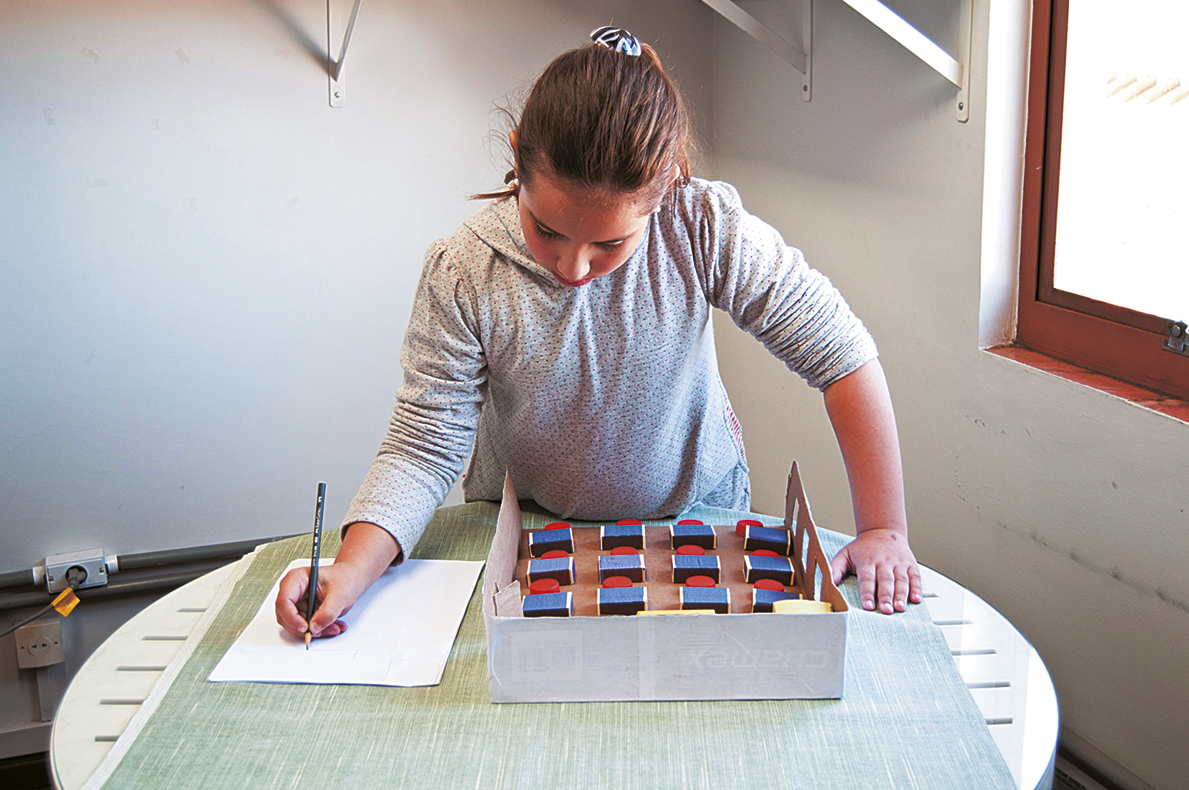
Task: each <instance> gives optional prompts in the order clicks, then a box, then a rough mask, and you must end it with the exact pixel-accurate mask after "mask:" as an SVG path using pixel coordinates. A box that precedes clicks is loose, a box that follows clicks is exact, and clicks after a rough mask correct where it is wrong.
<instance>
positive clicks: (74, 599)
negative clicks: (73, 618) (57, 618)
mask: <svg viewBox="0 0 1189 790" xmlns="http://www.w3.org/2000/svg"><path fill="white" fill-rule="evenodd" d="M52 605H53V607H54V608H55V609H57V610H58V614H60V615H62V616H63V617H65V616H66V615H68V614H70V613H71V612H73V611H74V607H76V606H78V596H77V595H75V594H74V590H72V589H70V588H69V587H67V588H66V589H65V590H63V591H62V594H61V595H59V596H58V597H57V598H55V599H54V603H53V604H52Z"/></svg>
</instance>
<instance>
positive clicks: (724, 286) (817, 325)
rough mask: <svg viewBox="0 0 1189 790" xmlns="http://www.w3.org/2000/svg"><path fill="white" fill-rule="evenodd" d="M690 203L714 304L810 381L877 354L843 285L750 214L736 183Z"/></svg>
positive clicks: (822, 380)
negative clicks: (842, 290)
mask: <svg viewBox="0 0 1189 790" xmlns="http://www.w3.org/2000/svg"><path fill="white" fill-rule="evenodd" d="M689 208H690V210H691V211H692V212H693V216H694V217H695V218H696V219H695V222H694V225H695V227H696V229H697V230H696V233H697V237H698V243H697V245H696V248H695V256H696V258H697V265H698V266H699V269H700V271H699V277H700V278H702V281H703V283H705V287H706V291H707V298H708V299H709V300H710V302H711V304H713V305H714V306H715V307H718V308H719V309H721V310H724V311H726V312H727V313H729V314H730V316H731V318H732V320H734V322H735V324H736V325H738V326H739V327H740V328H741V329H743V330H744V331H746V332H748V333H749V334H751V335H753V336H754V337H755V338H757V339H758V340H759V341H760V342H761V343H763V344H764V346H765V347H766V348H767V349H768V350H769V351H770V352H771V353H772V354H773V355H774V356H775V357H776V358H778V359H780V360H781V361H782V362H784V363H785V365H787V366H788V368H789V369H790V370H792V371H793V372H794V373H796V374H798V375H799V376H801V377H802V378H803V379H805V380H806V382H808V383H809V384H810V386H813V387H816V388H817V389H819V390H820V389H825V388H826V387H828V386H829V385H830V384H832V383H833V382H835V381H837V380H838V379H840V378H842V377H843V376H845V375H847V374H848V373H851V372H853V371H854V370H855V369H857V368H859V367H860V366H861V365H863V364H864V363H866V362H869V361H870V360H872V359H874V358H875V357H876V355H877V353H878V352H877V350H876V347H875V341H874V340H873V339H872V337H871V334H870V333H869V332H868V331H867V329H866V327H864V326H863V322H862V321H860V320H859V318H858V317H857V316H856V315H855V314H854V313H853V312H852V311H851V309H850V307H849V306H848V305H847V303H846V300H845V299H843V298H842V294H840V293H839V292H838V289H837V288H835V287H834V286H833V284H831V282H830V281H829V279H828V278H827V277H826V276H825V275H824V274H822V273H821V272H819V271H817V270H815V269H811V268H810V267H809V265H808V264H807V263H806V262H805V258H804V256H802V254H801V251H800V250H798V249H796V248H794V247H790V246H788V245H787V244H785V241H784V239H783V238H782V237H781V235H780V233H779V232H778V231H777V230H776V229H775V228H773V227H772V226H771V225H768V224H767V223H766V222H764V221H763V220H761V219H759V218H758V217H755V216H752V215H751V214H748V213H747V212H746V211H745V210H744V209H743V205H742V203H741V201H740V199H739V194H738V193H737V192H736V191H735V189H734V188H733V187H731V186H730V185H728V184H723V183H713V184H709V185H707V189H706V190H705V191H703V192H701V194H700V195H699V196H698V198H697V199H696V200H695V202H694V203H693V205H691V206H690V207H689Z"/></svg>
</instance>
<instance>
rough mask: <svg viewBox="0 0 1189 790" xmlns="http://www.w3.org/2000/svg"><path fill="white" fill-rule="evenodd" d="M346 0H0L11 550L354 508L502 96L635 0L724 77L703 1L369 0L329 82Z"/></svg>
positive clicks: (700, 90) (634, 14) (159, 540)
mask: <svg viewBox="0 0 1189 790" xmlns="http://www.w3.org/2000/svg"><path fill="white" fill-rule="evenodd" d="M691 5H692V7H691ZM340 6H341V10H342V12H343V15H344V16H345V15H346V12H347V11H348V10H349V9H350V7H351V2H350V0H342V1H341V2H338V0H336V2H335V3H334V7H335V8H336V9H338V8H339V7H340ZM688 11H693V12H695V13H687V12H688ZM325 14H326V6H325V3H323V2H321V1H320V0H255V2H243V1H242V0H216V2H207V3H202V4H197V5H196V4H194V3H190V2H183V1H182V0H166V2H160V3H151V4H145V3H138V2H128V1H125V2H115V3H93V2H84V1H83V0H54V1H52V2H43V3H5V4H3V5H2V6H0V58H2V60H0V141H2V142H0V172H2V178H0V180H2V181H3V183H4V184H5V189H4V190H3V193H2V195H0V239H3V243H2V244H0V269H2V271H3V283H4V284H3V285H2V286H0V290H2V291H3V293H4V297H5V298H4V309H3V310H2V311H0V336H3V337H4V339H5V342H4V344H3V349H2V350H0V355H2V356H0V359H2V368H3V371H4V372H3V376H0V501H3V502H4V508H3V510H2V511H0V572H3V571H11V570H17V569H22V568H29V567H30V566H32V565H33V564H35V563H36V562H38V561H39V560H40V559H41V558H42V557H44V556H46V555H47V554H52V553H57V552H62V551H71V550H76V549H82V548H89V547H93V546H101V547H102V548H104V549H105V550H106V551H107V552H109V553H113V552H114V553H131V552H140V551H150V550H157V549H165V548H171V547H177V546H190V545H198V544H205V543H213V542H220V541H226V540H242V539H244V538H250V537H258V536H266V535H276V534H286V533H293V532H300V531H304V530H306V529H308V525H309V522H310V518H311V516H312V508H313V501H314V484H315V482H316V481H318V480H326V481H328V484H329V495H328V512H327V521H328V523H333V522H334V521H335V519H337V518H338V517H340V516H341V515H342V514H343V513H344V512H345V510H346V507H347V504H348V502H349V500H350V498H351V497H352V496H353V495H354V493H355V491H356V489H357V487H358V485H359V482H360V481H361V480H362V478H363V473H364V471H365V470H366V468H367V465H368V463H369V462H370V460H371V457H372V455H373V454H374V453H375V449H376V447H377V446H378V444H379V440H380V438H381V436H382V434H383V431H384V429H385V427H386V423H387V415H388V413H389V411H390V409H391V403H392V395H393V393H394V392H395V390H396V387H397V385H398V384H399V376H400V372H399V367H398V361H397V353H398V350H399V347H400V340H401V335H402V332H403V330H404V327H405V324H406V323H407V321H408V312H409V308H410V303H411V295H412V292H413V288H414V286H415V283H416V277H417V274H418V272H419V269H420V265H421V258H422V255H423V253H424V250H425V248H426V246H427V245H428V244H429V242H430V241H432V240H433V239H434V238H437V237H439V236H442V235H445V234H446V233H448V232H450V231H451V230H453V229H454V228H455V227H456V226H457V224H458V222H459V221H460V220H461V219H462V218H463V217H465V216H466V215H467V214H469V213H470V212H472V211H474V210H475V209H476V208H477V205H476V204H475V203H473V202H471V201H468V200H467V199H466V196H467V195H469V194H471V193H473V192H476V191H480V190H483V189H490V188H494V187H496V186H498V185H500V184H501V183H502V175H503V173H504V171H505V169H506V168H505V167H504V166H503V163H502V161H500V159H499V156H498V155H499V150H495V151H494V152H493V151H491V150H489V146H488V142H489V138H490V137H491V132H492V129H493V121H494V118H493V113H492V111H493V108H494V106H495V104H496V103H497V102H499V101H501V100H503V99H504V97H505V95H506V94H508V93H509V92H510V91H511V92H512V93H513V94H515V93H516V91H517V89H518V88H520V87H523V86H527V84H529V83H530V82H531V79H532V77H534V76H535V74H536V73H537V72H538V71H539V70H540V69H541V68H542V67H543V66H544V65H545V63H547V62H548V60H549V59H550V58H551V57H553V56H554V55H556V54H557V53H559V52H560V51H562V50H564V49H566V48H569V47H572V46H577V45H579V44H581V43H583V42H584V41H585V40H586V34H587V33H588V32H589V31H590V30H591V29H593V28H594V27H596V26H598V25H600V24H605V23H606V22H607V21H608V20H611V19H614V20H616V21H617V22H619V23H621V24H624V25H627V26H632V27H635V29H636V31H637V34H638V35H640V36H641V37H644V38H645V40H649V41H652V42H654V43H656V44H657V46H659V47H661V48H662V50H663V51H664V52H665V53H666V55H667V56H669V57H670V59H671V60H673V67H674V69H675V74H676V76H677V77H678V78H679V79H681V80H682V82H683V84H685V85H686V87H687V89H689V90H690V91H691V93H692V96H693V98H695V99H699V97H705V96H707V95H708V93H707V91H708V87H709V84H710V82H711V80H710V71H709V68H710V67H709V62H708V60H707V59H706V58H699V57H684V58H683V57H682V55H683V54H684V53H686V52H690V53H696V52H698V51H699V50H704V49H706V48H708V46H709V19H710V12H709V11H706V10H705V9H703V8H701V7H700V5H699V4H691V3H688V2H682V1H681V0H674V1H673V2H664V3H657V2H650V3H644V4H639V3H632V2H626V1H624V0H620V1H618V2H591V3H583V4H572V3H563V2H549V1H547V0H546V1H542V2H531V1H528V0H519V1H516V2H514V1H512V0H500V1H498V2H485V3H469V2H461V0H456V1H455V2H440V1H438V2H434V1H431V0H421V1H419V2H391V1H384V0H365V2H364V3H363V4H362V9H361V12H360V16H359V20H358V23H357V27H356V29H355V34H354V37H353V39H352V42H351V46H350V50H349V51H348V56H347V58H346V64H345V82H346V87H347V106H346V107H345V108H343V109H331V108H330V107H329V106H328V103H327V78H326V73H325V65H324V62H323V58H324V55H323V54H322V53H323V52H324V51H325V37H326V33H325V25H326V22H325ZM340 30H341V27H340ZM699 42H700V45H699ZM336 53H337V46H336ZM701 100H702V101H703V103H704V104H705V103H708V100H706V99H704V98H703V99H701ZM699 117H701V118H703V119H705V118H706V113H705V112H700V113H699ZM497 136H498V135H497ZM493 160H494V161H493Z"/></svg>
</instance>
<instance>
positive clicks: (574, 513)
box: [344, 179, 876, 555]
mask: <svg viewBox="0 0 1189 790" xmlns="http://www.w3.org/2000/svg"><path fill="white" fill-rule="evenodd" d="M711 307H717V308H719V309H721V310H724V311H726V312H727V313H728V314H729V315H730V316H731V318H732V319H733V320H734V321H735V323H736V324H737V325H738V326H739V327H741V328H742V329H744V330H745V331H747V332H749V333H751V334H752V335H754V336H755V337H756V338H757V339H759V340H760V342H762V343H763V344H764V345H765V347H767V349H768V350H769V351H770V352H771V353H772V354H773V355H775V356H776V357H777V358H778V359H780V360H782V361H783V362H784V363H785V364H786V365H787V366H788V367H789V369H790V370H792V371H794V372H796V373H797V374H799V375H800V376H802V377H803V378H804V379H805V380H806V381H807V382H808V383H809V384H810V385H812V386H814V387H817V388H819V389H824V388H825V387H827V386H828V385H829V384H831V383H832V382H834V381H836V380H838V379H839V378H842V377H843V376H845V375H847V374H848V373H850V372H852V371H854V370H855V369H856V368H858V367H860V366H861V365H863V364H864V363H866V362H868V361H869V360H871V359H873V358H874V357H875V356H876V349H875V343H874V341H873V340H872V339H871V336H870V334H868V332H867V330H866V329H865V328H864V327H863V324H862V323H861V322H860V321H859V319H858V318H856V317H855V315H854V314H853V313H852V312H851V310H850V308H849V307H848V306H847V304H846V302H845V301H844V300H843V299H842V297H841V295H840V294H839V293H838V291H837V290H836V289H835V288H834V287H833V286H832V285H831V284H830V282H829V280H827V279H826V277H825V276H824V275H822V274H821V273H819V272H817V271H815V270H813V269H811V268H809V266H808V265H807V264H806V263H805V259H804V258H803V256H802V255H801V253H800V251H799V250H796V249H794V248H792V247H789V246H788V245H786V244H785V243H784V240H783V239H782V238H781V236H780V234H779V233H778V232H777V231H776V230H775V229H774V228H772V227H771V226H769V225H767V224H766V223H764V222H763V221H761V220H759V219H758V218H756V217H753V216H752V215H750V214H748V213H747V212H746V211H745V210H744V209H743V206H742V204H741V202H740V199H739V195H738V193H737V192H736V191H735V189H734V188H733V187H731V186H730V185H728V184H724V183H721V182H708V181H702V180H699V179H693V180H691V182H690V183H689V184H688V185H686V186H684V187H681V188H679V189H677V191H676V193H675V195H674V196H673V197H672V198H671V199H669V200H668V201H666V203H665V204H664V205H663V206H662V208H661V209H660V210H659V211H658V212H657V213H655V214H653V215H652V216H651V218H650V220H649V224H648V228H647V229H646V231H645V235H644V238H643V240H642V241H641V243H640V246H639V247H638V248H637V249H636V251H635V252H634V253H633V254H632V255H631V257H630V258H629V259H628V260H627V262H626V263H624V264H623V265H622V266H620V267H619V268H618V269H616V270H615V271H613V272H612V273H610V274H608V275H606V276H604V277H600V278H598V279H595V280H593V281H591V282H590V283H587V284H586V285H583V286H580V287H577V288H573V287H567V286H564V285H562V284H560V283H559V282H557V280H555V279H554V278H553V276H552V275H551V274H550V273H549V272H548V271H547V270H545V269H544V268H542V267H541V266H539V265H538V264H537V263H536V262H535V261H534V260H533V259H532V255H531V254H530V253H529V250H528V247H527V246H526V245H525V242H524V234H523V233H522V231H521V227H520V217H519V213H518V209H517V205H516V199H515V198H507V199H504V200H498V201H494V202H492V203H489V204H488V205H487V206H485V207H484V208H483V209H481V210H480V211H479V212H478V213H476V214H475V215H474V216H472V217H471V218H470V219H468V220H467V221H466V222H465V223H463V226H462V227H461V228H459V229H458V230H457V231H455V232H454V233H453V234H452V235H450V236H448V237H446V238H444V239H442V240H440V241H437V242H435V243H434V244H433V245H432V246H431V247H430V249H429V251H428V252H427V253H426V256H425V264H424V268H423V269H422V273H421V280H420V283H419V284H418V287H417V294H416V298H415V301H414V304H413V314H412V318H411V320H410V321H409V327H408V329H407V330H406V332H405V337H404V346H403V347H402V349H401V365H402V367H403V369H404V381H403V383H402V385H401V387H400V389H399V390H398V391H397V394H396V406H395V408H394V410H393V413H392V418H391V420H390V421H389V427H388V433H387V435H386V436H385V438H384V441H383V442H382V444H381V446H380V451H379V453H378V454H377V455H376V458H375V460H374V461H373V462H372V465H371V469H370V470H369V471H368V474H367V476H366V478H365V479H364V481H363V485H362V487H361V488H360V490H359V494H358V495H357V496H356V497H355V499H354V501H353V502H352V503H351V507H350V510H349V511H348V513H347V517H346V519H345V520H344V525H349V524H351V523H354V522H357V521H367V522H371V523H373V524H377V525H379V526H380V527H383V528H384V529H386V530H388V531H389V532H390V533H391V534H392V536H393V537H394V538H396V540H397V542H398V543H399V544H400V546H401V547H402V549H403V551H404V554H405V555H407V554H408V553H409V552H410V551H412V549H413V546H414V545H415V544H416V543H417V540H418V539H419V538H420V536H421V532H422V531H423V530H424V528H425V526H426V524H428V523H429V520H430V519H431V518H432V516H433V511H434V509H435V508H436V507H437V506H438V505H439V504H440V503H441V502H442V500H443V499H444V498H445V496H446V493H447V492H448V491H449V489H450V486H451V485H452V484H453V483H454V481H455V479H456V478H457V477H458V475H459V473H460V472H461V471H462V467H463V463H464V460H465V459H466V457H467V454H468V452H471V451H472V442H473V452H471V461H470V465H469V468H468V470H467V474H466V477H465V480H464V484H463V491H464V494H465V496H466V499H467V500H468V501H474V500H496V501H498V500H499V498H500V495H501V492H502V489H503V480H504V473H505V470H510V471H511V474H512V481H513V484H514V485H515V486H516V492H517V494H518V496H519V497H520V498H522V499H532V500H535V501H536V502H537V504H539V505H541V506H542V507H544V508H546V509H547V510H548V511H550V512H552V513H555V514H557V515H558V516H559V517H561V518H573V519H580V520H590V521H608V522H610V521H614V520H616V519H620V518H641V519H646V518H661V517H665V516H672V515H676V514H680V513H682V512H684V511H685V510H687V509H689V508H690V507H692V506H693V505H695V504H699V503H700V504H704V505H709V506H712V507H724V508H731V509H736V510H747V509H748V507H749V503H750V489H749V483H748V478H747V460H746V457H745V455H744V451H743V437H742V432H741V430H740V428H739V423H738V421H737V420H736V419H735V415H734V413H733V412H732V410H731V406H730V403H729V402H728V400H727V394H726V390H725V389H724V388H723V384H722V381H721V379H720V378H719V373H718V364H717V359H716V356H715V350H714V335H713V331H712V328H711V321H710V308H711Z"/></svg>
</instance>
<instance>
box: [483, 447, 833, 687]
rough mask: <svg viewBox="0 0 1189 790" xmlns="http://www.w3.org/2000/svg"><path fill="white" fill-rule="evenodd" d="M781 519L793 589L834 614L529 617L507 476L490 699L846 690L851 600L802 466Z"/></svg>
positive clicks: (489, 617) (491, 580)
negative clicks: (835, 576) (819, 526)
mask: <svg viewBox="0 0 1189 790" xmlns="http://www.w3.org/2000/svg"><path fill="white" fill-rule="evenodd" d="M785 527H786V528H788V529H791V530H792V531H793V532H794V555H795V556H794V557H793V563H794V566H795V568H796V575H795V577H794V585H793V586H794V587H797V588H799V589H800V591H802V594H805V595H807V597H810V598H818V599H820V600H824V601H828V602H829V603H830V604H831V605H832V606H833V607H834V611H833V612H832V613H830V614H754V613H753V614H698V615H689V616H685V617H642V616H614V617H610V616H609V617H597V616H595V617H572V618H525V617H523V616H522V613H521V609H520V606H521V603H520V602H521V590H520V583H519V582H518V581H517V580H516V576H515V574H516V565H517V560H518V553H519V548H520V543H521V540H520V539H521V532H522V521H521V515H520V506H519V503H518V502H517V499H516V492H515V490H514V488H513V486H512V481H511V476H510V475H509V476H508V477H507V478H506V479H505V482H504V493H503V502H502V503H501V505H500V513H499V519H498V523H497V526H496V534H495V538H494V540H493V541H492V547H491V552H490V554H489V555H488V559H487V567H486V571H485V574H484V579H483V615H484V617H483V619H484V624H485V626H486V630H487V658H488V686H489V689H490V692H491V701H492V702H595V701H599V702H608V701H644V700H653V701H657V700H726V699H834V698H839V697H841V696H842V694H843V680H844V675H845V672H844V668H845V660H846V631H847V606H846V601H845V600H844V599H843V597H842V595H841V594H840V593H839V592H838V590H837V588H836V587H834V585H833V583H832V581H831V579H830V570H829V563H828V560H827V558H826V556H825V554H824V552H823V551H822V549H821V545H820V544H819V543H818V539H817V531H816V528H815V527H814V525H813V519H812V516H811V514H810V512H809V503H808V501H807V500H806V498H805V492H804V489H803V487H802V485H801V480H800V475H799V473H798V469H797V465H796V463H794V464H793V468H792V471H791V472H790V474H789V488H788V497H787V500H786V504H785Z"/></svg>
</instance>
